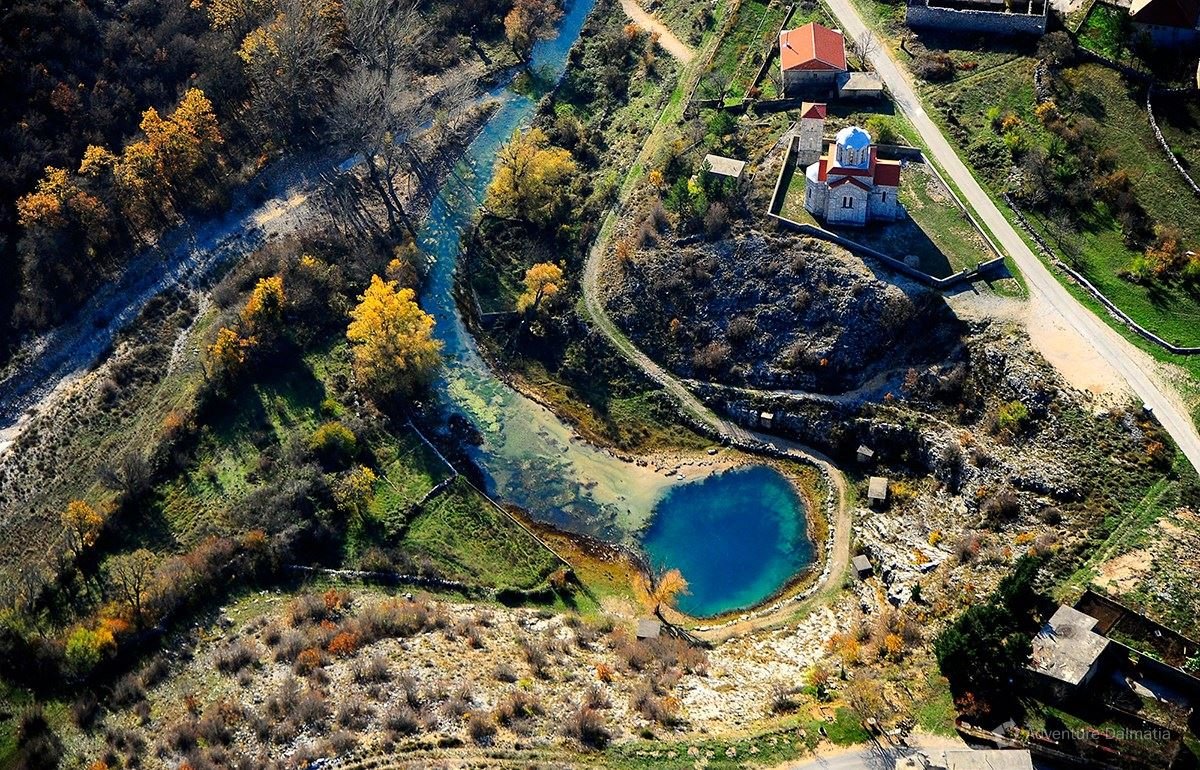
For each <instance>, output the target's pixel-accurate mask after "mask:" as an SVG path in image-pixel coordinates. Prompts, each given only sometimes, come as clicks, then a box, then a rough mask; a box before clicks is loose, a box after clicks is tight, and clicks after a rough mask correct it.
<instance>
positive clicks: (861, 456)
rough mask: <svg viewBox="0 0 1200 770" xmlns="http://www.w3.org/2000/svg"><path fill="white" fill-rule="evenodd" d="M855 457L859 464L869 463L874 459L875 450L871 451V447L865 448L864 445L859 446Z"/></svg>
mask: <svg viewBox="0 0 1200 770" xmlns="http://www.w3.org/2000/svg"><path fill="white" fill-rule="evenodd" d="M856 457H857V458H858V461H859V462H860V463H863V464H866V463H869V462H871V461H872V460H874V459H875V450H874V449H872V448H871V447H869V446H867V445H866V444H859V445H858V452H857V454H856Z"/></svg>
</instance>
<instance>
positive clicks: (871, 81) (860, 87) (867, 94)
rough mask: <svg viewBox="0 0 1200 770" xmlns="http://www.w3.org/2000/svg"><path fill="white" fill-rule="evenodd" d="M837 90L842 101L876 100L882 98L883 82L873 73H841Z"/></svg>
mask: <svg viewBox="0 0 1200 770" xmlns="http://www.w3.org/2000/svg"><path fill="white" fill-rule="evenodd" d="M837 90H838V96H840V97H842V98H843V99H877V98H879V97H880V96H883V81H882V80H880V79H879V76H878V75H876V74H875V73H874V72H843V73H842V74H840V75H838V79H837Z"/></svg>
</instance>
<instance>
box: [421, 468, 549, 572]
mask: <svg viewBox="0 0 1200 770" xmlns="http://www.w3.org/2000/svg"><path fill="white" fill-rule="evenodd" d="M400 544H401V545H403V546H405V547H406V548H408V549H410V550H412V551H414V552H417V553H420V554H423V555H425V556H427V557H428V558H429V559H430V560H432V561H433V563H434V564H436V565H437V567H438V568H439V570H440V571H441V572H442V573H443V574H444V575H446V577H448V578H451V579H453V580H460V581H463V582H468V583H472V584H476V585H484V586H492V587H496V588H519V589H528V588H534V587H536V586H539V585H541V584H542V583H544V582H545V580H546V578H547V577H548V576H549V575H550V573H551V572H553V571H554V570H556V569H558V568H559V566H561V564H560V562H559V561H558V560H557V559H556V558H555V557H554V555H553V554H551V553H550V552H549V551H548V550H546V549H545V548H544V547H543V546H542V544H541V543H539V542H538V541H537V540H536V539H535V538H534V537H533V536H532V535H530V534H529V533H528V532H527V531H525V529H523V528H522V527H520V526H518V525H517V524H516V523H515V522H513V521H512V520H511V519H509V518H508V517H507V516H505V515H504V514H503V513H501V512H500V511H498V510H496V508H495V506H493V505H492V504H491V503H489V502H488V501H487V500H486V499H484V498H483V497H482V496H481V495H480V494H479V493H478V492H476V491H475V490H474V489H473V488H472V487H471V486H470V485H469V484H467V483H466V481H465V480H462V479H459V480H456V481H454V482H453V483H451V484H450V486H449V487H448V488H447V489H446V490H445V491H444V492H442V493H441V494H439V495H437V496H435V497H434V498H433V499H432V500H430V501H429V502H427V503H426V504H425V505H424V506H422V508H421V510H420V511H419V512H418V513H417V514H416V516H414V518H413V519H412V521H411V522H409V524H408V527H407V528H406V529H405V531H404V535H403V536H402V537H401V538H400Z"/></svg>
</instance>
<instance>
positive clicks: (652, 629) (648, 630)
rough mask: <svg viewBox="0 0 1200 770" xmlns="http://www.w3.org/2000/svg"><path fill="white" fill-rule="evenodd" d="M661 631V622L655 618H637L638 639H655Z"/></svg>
mask: <svg viewBox="0 0 1200 770" xmlns="http://www.w3.org/2000/svg"><path fill="white" fill-rule="evenodd" d="M661 633H662V623H660V622H659V621H658V620H656V619H655V618H639V619H638V622H637V638H638V639H657V638H658V637H659V635H660V634H661Z"/></svg>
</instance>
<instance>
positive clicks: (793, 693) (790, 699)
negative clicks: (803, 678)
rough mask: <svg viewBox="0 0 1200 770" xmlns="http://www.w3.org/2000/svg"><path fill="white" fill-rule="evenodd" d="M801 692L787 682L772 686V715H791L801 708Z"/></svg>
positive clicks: (776, 683) (775, 683)
mask: <svg viewBox="0 0 1200 770" xmlns="http://www.w3.org/2000/svg"><path fill="white" fill-rule="evenodd" d="M799 695H800V693H799V691H798V690H797V689H796V688H795V687H793V686H792V685H789V684H787V683H786V682H774V683H772V684H771V692H770V699H771V700H770V704H771V713H772V714H790V713H792V712H793V711H795V710H796V709H798V708H800V698H799Z"/></svg>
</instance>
